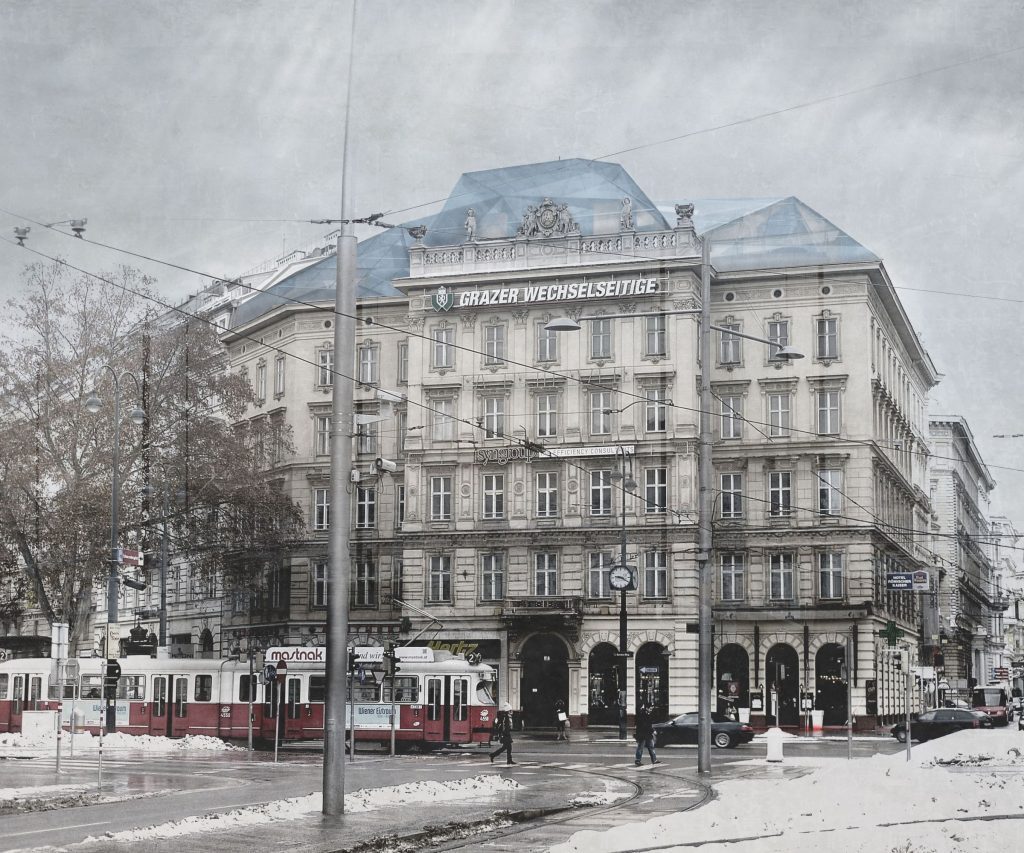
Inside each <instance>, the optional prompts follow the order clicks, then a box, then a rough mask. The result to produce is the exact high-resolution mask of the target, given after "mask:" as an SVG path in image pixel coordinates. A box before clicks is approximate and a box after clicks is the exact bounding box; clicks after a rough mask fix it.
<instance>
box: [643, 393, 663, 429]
mask: <svg viewBox="0 0 1024 853" xmlns="http://www.w3.org/2000/svg"><path fill="white" fill-rule="evenodd" d="M644 396H645V397H646V398H647V402H646V403H645V404H644V411H645V413H646V415H647V432H665V429H666V428H667V424H668V395H667V394H666V393H665V389H664V388H648V389H647V390H646V391H644Z"/></svg>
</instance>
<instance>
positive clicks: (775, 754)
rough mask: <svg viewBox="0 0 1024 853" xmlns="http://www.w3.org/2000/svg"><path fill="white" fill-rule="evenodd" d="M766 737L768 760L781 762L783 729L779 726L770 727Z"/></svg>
mask: <svg viewBox="0 0 1024 853" xmlns="http://www.w3.org/2000/svg"><path fill="white" fill-rule="evenodd" d="M765 739H766V740H767V741H768V760H769V761H779V762H781V761H782V741H783V734H782V729H780V728H778V727H776V728H771V729H768V733H767V734H766V735H765Z"/></svg>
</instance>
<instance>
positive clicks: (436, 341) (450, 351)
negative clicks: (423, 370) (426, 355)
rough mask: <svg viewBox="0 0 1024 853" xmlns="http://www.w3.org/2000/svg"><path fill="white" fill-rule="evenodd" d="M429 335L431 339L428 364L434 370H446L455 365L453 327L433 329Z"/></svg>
mask: <svg viewBox="0 0 1024 853" xmlns="http://www.w3.org/2000/svg"><path fill="white" fill-rule="evenodd" d="M430 336H431V339H432V340H433V346H432V347H431V361H430V366H431V367H432V368H434V370H441V369H443V370H448V369H450V368H453V367H455V329H454V328H439V329H433V330H432V331H431V333H430Z"/></svg>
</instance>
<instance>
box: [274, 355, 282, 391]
mask: <svg viewBox="0 0 1024 853" xmlns="http://www.w3.org/2000/svg"><path fill="white" fill-rule="evenodd" d="M274 396H275V397H283V396H284V356H283V355H279V356H277V357H276V358H275V359H274Z"/></svg>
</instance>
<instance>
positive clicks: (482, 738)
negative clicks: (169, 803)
mask: <svg viewBox="0 0 1024 853" xmlns="http://www.w3.org/2000/svg"><path fill="white" fill-rule="evenodd" d="M355 652H356V658H355V659H356V668H355V672H354V673H352V674H350V676H349V690H348V696H349V706H348V708H346V714H345V719H346V727H347V728H354V731H355V737H356V741H357V742H359V741H377V742H380V743H388V742H389V741H390V739H391V709H392V694H394V702H393V704H394V707H395V709H396V710H397V715H396V718H395V743H396V747H397V748H399V749H407V748H409V747H411V746H420V747H423V748H433V747H437V746H443V745H444V744H458V743H479V742H486V741H487V740H488V739H489V737H490V731H491V727H492V725H493V723H494V713H495V701H494V687H495V684H494V670H493V668H492V667H490V666H488V665H487V664H482V663H479V662H476V661H475V660H467V659H466V658H465V657H463V656H461V655H452V654H451V653H449V652H442V651H434V650H432V649H430V648H427V647H418V646H413V647H400V648H397V649H395V652H396V657H397V666H398V669H397V671H396V673H395V674H394V676H393V677H392V676H390V675H388V673H387V671H386V667H385V661H384V656H383V650H382V649H380V648H377V647H363V648H357V649H356V650H355ZM325 656H326V652H325V649H323V648H322V647H299V646H295V647H292V646H283V647H278V648H272V649H268V650H267V652H266V654H265V656H264V663H265V664H274V665H275V668H276V677H275V678H274V680H273V681H272V682H270V683H264V678H263V675H262V668H261V667H258V666H257V667H256V668H255V672H252V671H251V670H250V664H249V662H248V661H247V660H241V661H240V660H236V659H228V660H197V659H189V658H150V657H146V656H129V657H126V658H121V659H120V661H119V662H120V664H121V676H120V678H119V679H118V684H117V699H116V701H115V707H116V716H117V728H118V731H120V732H124V733H127V734H136V735H139V734H149V735H166V736H169V737H183V736H185V735H189V734H191V735H199V734H203V735H212V736H215V737H221V738H225V739H229V740H246V739H247V738H248V730H249V728H248V717H249V710H250V707H251V709H252V715H253V723H252V725H253V736H254V737H255V738H257V739H259V740H262V741H264V742H270V743H272V742H273V741H274V736H275V728H277V735H278V737H279V738H280V740H281V741H282V742H285V741H302V740H322V739H323V736H324V698H325V695H326V691H327V678H326V671H325ZM70 664H71V665H70V666H69V667H68V668H67V669H66V670H65V672H64V674H63V677H60V675H59V674H58V673H57V670H56V665H57V661H55V660H53V659H51V658H15V659H12V660H7V661H4V662H2V663H0V732H18V731H21V727H22V715H23V713H24V712H25V711H56V710H58V709H59V710H61V712H62V718H63V719H64V721H65V723H68V722H69V721H70V719H71V715H72V713H76V716H79V718H81V717H82V715H84V725H85V728H86V729H87V730H89V731H92V732H93V733H98V731H99V728H100V726H101V724H102V721H103V720H104V714H105V707H106V702H105V700H104V699H103V673H104V668H105V665H106V661H104V660H103V659H101V658H77V659H74V660H73V661H71V662H70ZM250 702H251V705H250ZM353 720H354V727H353V726H352V722H353Z"/></svg>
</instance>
